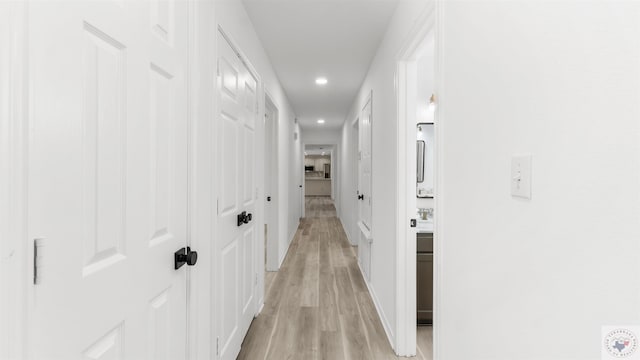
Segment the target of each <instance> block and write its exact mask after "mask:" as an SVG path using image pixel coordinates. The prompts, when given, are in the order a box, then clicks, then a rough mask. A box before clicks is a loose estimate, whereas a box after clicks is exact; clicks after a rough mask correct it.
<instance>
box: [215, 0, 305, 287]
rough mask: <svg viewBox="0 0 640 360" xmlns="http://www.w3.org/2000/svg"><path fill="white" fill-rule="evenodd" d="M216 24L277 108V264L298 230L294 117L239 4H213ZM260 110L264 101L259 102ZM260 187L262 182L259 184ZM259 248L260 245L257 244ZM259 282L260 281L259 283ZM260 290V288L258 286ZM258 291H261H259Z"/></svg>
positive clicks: (298, 154) (225, 0)
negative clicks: (235, 47) (260, 81)
mask: <svg viewBox="0 0 640 360" xmlns="http://www.w3.org/2000/svg"><path fill="white" fill-rule="evenodd" d="M215 5H216V21H217V23H218V24H219V25H220V26H221V27H222V28H223V29H224V31H225V32H226V33H227V34H229V35H230V37H231V38H232V39H233V41H234V42H235V43H236V45H237V46H238V47H239V48H240V50H241V51H242V52H243V53H244V55H245V56H246V57H247V58H248V59H249V61H250V62H251V64H252V65H253V66H254V67H255V69H256V71H257V72H258V74H259V76H260V77H261V80H262V81H263V83H264V87H265V89H266V91H267V92H268V93H269V95H270V96H271V99H272V100H273V102H274V104H275V105H276V107H277V108H278V135H277V137H278V164H279V165H278V195H279V197H280V198H279V199H277V205H278V229H280V231H279V239H278V242H279V246H278V253H279V259H280V262H282V260H283V259H284V256H285V255H286V252H287V250H288V248H289V244H290V242H291V240H292V239H293V235H294V234H295V231H296V229H297V228H298V223H299V218H300V216H301V215H300V207H299V205H297V204H299V203H300V201H301V200H300V190H299V187H298V185H299V183H300V181H301V180H300V176H299V175H297V174H296V172H295V169H301V168H302V166H303V165H302V148H301V144H300V136H298V138H297V140H294V132H298V133H299V132H300V130H299V127H298V125H297V124H294V119H295V113H294V111H293V109H292V108H291V105H290V103H289V100H288V99H287V97H286V94H285V92H284V90H283V89H282V86H281V85H280V82H279V80H278V78H277V76H276V73H275V71H274V70H273V67H272V66H271V63H270V61H269V58H268V57H267V54H266V52H265V51H264V48H263V47H262V44H261V42H260V39H259V38H258V36H257V34H256V32H255V29H254V28H253V25H252V23H251V21H250V19H249V16H248V15H247V13H246V11H245V8H244V5H243V4H242V2H241V1H240V0H219V1H215ZM260 101H261V109H264V99H261V100H260ZM260 183H262V182H260ZM259 247H260V248H262V247H263V244H262V243H261V244H259ZM260 281H262V279H260ZM261 286H263V284H261ZM260 291H261V290H260Z"/></svg>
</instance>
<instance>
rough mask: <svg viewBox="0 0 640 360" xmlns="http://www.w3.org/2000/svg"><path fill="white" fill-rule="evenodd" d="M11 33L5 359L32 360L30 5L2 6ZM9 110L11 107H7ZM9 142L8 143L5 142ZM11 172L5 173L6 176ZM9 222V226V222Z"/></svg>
mask: <svg viewBox="0 0 640 360" xmlns="http://www.w3.org/2000/svg"><path fill="white" fill-rule="evenodd" d="M0 9H2V12H3V13H4V14H5V15H4V17H5V19H8V21H4V24H3V26H4V27H5V30H6V32H4V34H2V41H0V54H2V55H0V79H3V81H6V83H3V84H2V86H3V87H4V89H5V90H6V91H5V92H3V93H2V96H3V97H2V98H1V99H0V104H2V105H3V106H2V108H4V109H7V110H6V111H5V112H3V113H0V134H6V138H3V139H2V140H3V141H2V143H3V144H2V145H0V168H1V169H2V170H3V171H2V173H4V174H9V176H5V177H2V178H0V214H3V215H5V214H6V215H7V216H6V217H4V216H3V217H4V219H0V224H1V225H2V226H0V296H1V297H2V298H0V319H1V321H0V335H1V336H2V338H1V339H0V357H2V358H4V357H5V356H6V357H9V358H29V357H31V356H30V352H31V351H30V350H29V346H28V336H27V334H28V330H29V328H30V327H29V322H30V319H29V314H28V312H27V307H28V304H29V300H30V299H31V296H30V292H31V291H32V287H30V286H29V285H28V284H30V283H32V280H31V282H30V278H32V277H33V271H32V270H31V269H30V268H29V264H30V261H29V259H30V258H31V257H32V256H33V255H32V254H33V252H32V250H31V249H30V247H29V241H28V240H27V230H26V229H27V223H26V221H27V190H28V189H27V186H26V185H27V179H28V178H27V161H28V141H29V132H28V129H29V108H28V104H29V101H28V97H29V93H28V56H27V48H28V32H27V15H28V12H27V11H28V4H27V1H25V0H20V1H16V2H7V3H2V4H0ZM5 106H6V107H5ZM5 140H6V141H5ZM5 170H6V172H4V171H5ZM5 221H6V222H5Z"/></svg>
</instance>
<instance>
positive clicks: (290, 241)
mask: <svg viewBox="0 0 640 360" xmlns="http://www.w3.org/2000/svg"><path fill="white" fill-rule="evenodd" d="M297 232H298V228H297V227H296V229H295V230H294V231H293V235H292V234H289V241H288V242H287V251H285V252H284V253H283V254H282V256H281V257H280V259H278V270H280V268H281V267H282V263H283V262H284V259H285V258H286V257H287V254H288V253H289V249H291V243H292V242H293V239H294V238H295V237H296V233H297ZM278 270H276V271H278Z"/></svg>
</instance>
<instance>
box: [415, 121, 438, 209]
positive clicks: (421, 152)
mask: <svg viewBox="0 0 640 360" xmlns="http://www.w3.org/2000/svg"><path fill="white" fill-rule="evenodd" d="M417 130H418V131H417V134H418V139H417V146H416V151H417V153H416V155H417V156H416V160H417V168H416V170H417V174H416V175H417V176H416V195H417V197H419V198H432V197H433V179H434V175H433V170H434V158H433V154H434V150H435V146H434V145H435V143H434V128H433V123H419V124H418V128H417Z"/></svg>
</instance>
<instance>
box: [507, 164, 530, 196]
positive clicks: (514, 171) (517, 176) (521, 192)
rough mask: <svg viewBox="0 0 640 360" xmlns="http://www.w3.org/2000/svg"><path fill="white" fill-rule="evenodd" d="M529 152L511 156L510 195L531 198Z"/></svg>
mask: <svg viewBox="0 0 640 360" xmlns="http://www.w3.org/2000/svg"><path fill="white" fill-rule="evenodd" d="M531 158H532V155H531V154H516V155H513V157H512V158H511V196H515V197H521V198H525V199H531Z"/></svg>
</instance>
